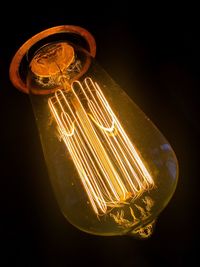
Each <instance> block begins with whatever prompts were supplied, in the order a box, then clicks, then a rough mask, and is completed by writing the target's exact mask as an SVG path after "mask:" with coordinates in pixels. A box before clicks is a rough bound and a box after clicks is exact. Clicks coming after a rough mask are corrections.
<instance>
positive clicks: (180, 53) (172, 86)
mask: <svg viewBox="0 0 200 267" xmlns="http://www.w3.org/2000/svg"><path fill="white" fill-rule="evenodd" d="M9 5H10V6H8V7H4V8H3V9H2V10H1V41H0V118H1V131H0V151H1V154H0V168H1V169H0V181H1V186H0V190H1V194H0V195H1V198H2V200H1V211H0V216H1V217H0V218H1V220H0V224H1V226H0V231H1V238H0V242H1V250H0V265H1V266H27V267H28V266H57V267H60V266H188V265H189V264H194V262H195V265H197V264H198V262H199V260H198V252H197V244H196V243H197V241H198V238H199V237H198V236H199V223H198V217H199V186H200V183H199V144H198V143H199V131H200V124H199V119H200V116H199V114H200V112H199V111H200V107H199V106H200V105H199V104H200V100H199V94H198V91H199V82H200V79H199V77H200V76H199V72H200V71H199V62H200V52H199V51H200V50H199V47H200V37H199V29H198V26H199V21H198V20H199V19H198V13H196V7H195V6H188V5H187V6H185V7H183V3H182V5H180V6H177V7H175V6H174V5H169V3H168V4H163V6H162V7H161V6H157V5H156V6H152V5H151V6H149V7H148V6H146V4H145V3H141V6H140V7H138V6H136V5H135V4H133V5H132V6H131V4H128V3H126V2H125V1H121V2H119V3H116V1H98V2H93V3H87V2H81V3H78V2H76V3H74V4H73V3H70V2H67V1H66V2H65V3H61V2H58V1H57V2H54V3H53V2H52V3H48V4H47V5H46V6H43V7H42V6H41V3H40V4H39V3H34V2H31V3H30V2H27V3H26V5H25V4H22V3H17V5H15V6H13V4H12V3H9ZM4 13H5V14H4ZM3 15H5V18H3ZM62 24H73V25H78V26H82V27H85V28H86V29H88V30H89V31H90V32H91V33H92V34H93V35H94V37H95V39H96V42H97V56H96V59H97V61H98V62H99V63H100V65H101V66H102V67H103V68H104V69H105V70H106V71H107V72H108V73H109V74H110V76H111V77H112V78H113V79H114V80H115V81H116V82H117V83H118V84H119V85H120V86H121V87H122V88H123V89H124V90H125V91H126V92H127V93H128V94H129V95H130V97H131V98H132V99H133V100H134V101H135V102H136V103H137V104H138V105H139V106H140V108H141V109H142V110H143V111H144V112H145V113H146V114H147V115H148V117H149V118H150V119H151V120H152V121H153V122H154V123H155V124H156V125H157V126H158V128H159V129H160V130H161V132H162V133H163V134H164V135H165V136H166V138H167V139H168V140H169V142H170V144H171V145H172V147H173V148H174V150H175V152H176V155H177V158H178V161H179V167H180V175H179V182H178V186H177V189H176V192H175V194H174V196H173V198H172V200H171V202H170V203H169V205H168V206H167V207H166V209H165V210H164V211H163V212H162V213H161V215H160V216H159V218H158V221H157V225H156V227H155V232H154V234H153V236H152V237H151V238H150V239H148V240H145V241H141V240H135V239H133V238H132V237H128V236H123V237H99V236H92V235H89V234H86V233H83V232H81V231H79V230H77V229H76V228H74V227H73V226H72V225H70V224H69V223H68V222H67V221H66V220H65V218H64V217H63V215H62V214H61V212H60V210H59V208H58V206H57V203H56V200H55V197H54V194H53V191H52V188H51V184H50V180H49V178H48V174H47V169H46V165H45V161H44V158H43V154H42V149H41V144H40V140H39V136H38V132H37V126H36V123H35V119H34V115H33V111H32V108H31V105H30V102H29V97H28V96H27V95H25V94H22V93H21V92H19V91H18V90H16V89H15V88H14V87H13V86H12V84H11V83H10V81H9V76H8V69H9V64H10V61H11V59H12V56H13V55H14V53H15V52H16V50H17V49H18V48H19V46H20V45H21V44H23V43H24V42H25V41H26V40H27V39H28V38H30V37H31V36H32V35H34V34H36V33H38V32H39V31H41V30H44V29H46V28H49V27H53V26H57V25H62ZM193 266H194V265H193Z"/></svg>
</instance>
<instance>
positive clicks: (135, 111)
mask: <svg viewBox="0 0 200 267" xmlns="http://www.w3.org/2000/svg"><path fill="white" fill-rule="evenodd" d="M78 39H80V40H81V39H82V40H81V41H80V40H78ZM83 41H85V45H88V47H87V49H86V48H84V45H83ZM81 42H82V44H81V45H80V43H81ZM94 55H95V41H94V39H93V37H92V36H91V34H90V33H89V32H87V31H86V30H85V29H83V28H80V27H77V26H58V27H54V28H51V29H47V30H45V31H43V32H41V33H39V34H37V35H35V36H33V37H32V38H31V39H30V40H28V41H27V42H26V43H25V44H24V45H23V46H22V47H21V48H20V49H19V51H18V52H17V53H16V55H15V56H14V58H13V61H12V63H11V67H10V78H11V81H12V82H13V84H14V85H15V86H16V87H17V88H18V89H20V90H22V91H23V92H26V93H28V94H29V96H30V99H31V102H32V106H33V109H34V113H35V118H36V122H37V126H38V129H39V133H40V137H41V143H42V147H43V151H44V155H45V160H46V163H47V167H48V171H49V176H50V179H51V182H52V186H53V189H54V191H55V194H56V197H57V200H58V203H59V206H60V209H61V211H62V212H63V214H64V216H65V217H66V218H67V220H68V221H69V222H70V223H72V224H73V225H74V226H76V227H77V228H79V229H81V230H83V231H85V232H88V233H91V234H97V235H123V234H132V235H135V236H138V237H148V236H149V235H150V234H151V233H152V228H153V227H152V226H153V224H154V222H155V220H156V218H157V216H158V214H159V213H160V212H161V211H162V210H163V208H164V207H165V206H166V205H167V203H168V202H169V200H170V198H171V197H172V195H173V193H174V191H175V187H176V184H177V176H178V165H177V159H176V156H175V154H174V152H173V150H172V148H171V146H170V144H169V143H168V141H167V140H166V139H165V137H164V136H163V135H162V134H161V132H160V131H159V130H158V129H157V128H156V127H155V126H154V125H153V123H152V122H151V121H150V120H149V119H148V117H147V116H146V115H145V114H144V113H143V112H142V111H141V110H140V109H139V108H138V106H137V105H136V104H135V103H134V102H133V101H132V100H131V99H130V98H129V97H128V95H127V94H126V93H125V92H124V91H123V90H122V89H121V88H120V87H119V86H118V85H117V84H116V83H115V82H114V81H113V80H112V79H111V77H109V75H108V74H107V73H106V72H105V71H104V70H103V69H102V68H101V67H100V66H99V65H98V64H97V62H96V61H95V60H94ZM158 108H159V107H158Z"/></svg>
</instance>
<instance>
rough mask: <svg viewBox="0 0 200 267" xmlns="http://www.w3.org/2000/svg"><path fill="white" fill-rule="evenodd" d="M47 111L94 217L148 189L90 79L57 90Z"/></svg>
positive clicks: (135, 155) (116, 122) (130, 145)
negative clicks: (77, 175)
mask: <svg viewBox="0 0 200 267" xmlns="http://www.w3.org/2000/svg"><path fill="white" fill-rule="evenodd" d="M63 87H64V88H65V87H66V86H65V85H64V84H63ZM49 107H50V110H51V113H52V115H53V117H54V119H55V121H56V123H57V128H58V131H59V134H60V137H61V138H62V140H63V141H64V143H65V145H66V147H67V149H68V151H69V153H70V155H71V158H72V160H73V163H74V165H75V167H76V169H77V171H78V173H79V177H80V179H81V182H82V184H83V186H84V189H85V191H86V193H87V196H88V198H89V200H90V203H91V205H92V208H93V210H94V212H95V213H96V214H97V215H101V214H105V213H107V212H108V211H110V210H111V209H112V208H113V207H119V206H121V205H122V204H124V203H126V201H127V200H128V199H134V198H137V197H139V196H140V195H141V194H142V193H143V192H144V191H146V190H149V189H151V188H153V187H154V181H153V179H152V177H151V175H150V173H149V171H148V170H147V167H146V166H145V164H144V162H143V160H142V159H141V157H140V155H139V154H138V152H137V150H136V148H135V146H134V145H133V143H132V142H131V141H130V139H129V137H128V136H127V134H126V132H125V131H124V129H123V127H122V125H121V123H120V122H119V120H118V119H117V117H116V116H115V114H114V112H113V111H112V109H111V107H110V105H109V103H108V102H107V100H106V98H105V96H104V95H103V93H102V90H101V88H100V86H99V85H98V84H97V83H96V82H94V81H93V80H92V79H91V78H89V77H88V78H85V80H84V81H83V83H81V82H79V81H75V82H73V83H72V85H71V88H70V89H69V88H68V89H63V90H57V91H56V92H55V93H54V96H53V97H51V98H49Z"/></svg>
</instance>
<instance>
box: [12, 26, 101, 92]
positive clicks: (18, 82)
mask: <svg viewBox="0 0 200 267" xmlns="http://www.w3.org/2000/svg"><path fill="white" fill-rule="evenodd" d="M56 33H74V34H77V35H80V36H81V37H82V38H83V39H85V40H86V42H87V43H88V45H89V53H90V55H91V56H92V57H95V55H96V42H95V39H94V37H93V36H92V35H91V34H90V33H89V32H88V31H87V30H85V29H84V28H81V27H79V26H73V25H62V26H56V27H53V28H49V29H47V30H44V31H42V32H39V33H38V34H36V35H34V36H33V37H31V38H30V39H29V40H28V41H26V42H25V43H24V44H23V45H22V46H21V47H20V48H19V50H18V51H17V53H16V54H15V55H14V57H13V59H12V61H11V64H10V70H9V75H10V80H11V82H12V83H13V85H14V86H15V87H16V88H17V89H19V90H20V91H22V92H24V93H27V94H28V93H29V90H28V88H27V86H26V83H25V82H24V81H23V80H22V79H21V77H20V74H19V68H20V64H21V61H22V59H23V57H24V55H25V54H26V53H27V51H28V50H29V49H30V48H31V47H32V46H33V45H34V44H35V43H37V42H38V41H40V40H42V39H44V38H45V37H47V36H50V35H54V34H56Z"/></svg>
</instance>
